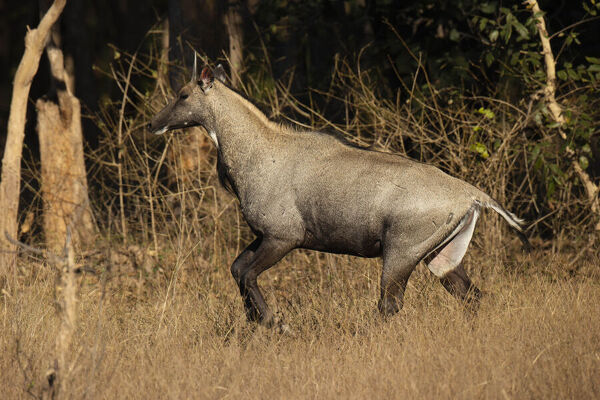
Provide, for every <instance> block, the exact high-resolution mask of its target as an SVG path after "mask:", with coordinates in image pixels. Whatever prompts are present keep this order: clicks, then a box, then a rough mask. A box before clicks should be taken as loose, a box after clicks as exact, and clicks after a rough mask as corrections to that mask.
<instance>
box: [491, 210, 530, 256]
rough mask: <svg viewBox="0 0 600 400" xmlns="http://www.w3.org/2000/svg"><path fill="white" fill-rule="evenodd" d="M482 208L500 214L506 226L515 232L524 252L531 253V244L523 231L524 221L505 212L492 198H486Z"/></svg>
mask: <svg viewBox="0 0 600 400" xmlns="http://www.w3.org/2000/svg"><path fill="white" fill-rule="evenodd" d="M483 206H484V207H486V208H491V209H492V210H494V211H496V212H497V213H498V214H500V215H501V216H502V218H504V219H505V220H506V222H508V225H510V227H511V228H512V229H513V231H515V233H516V234H517V236H518V237H519V239H520V240H521V242H523V247H524V248H525V250H526V251H531V243H529V239H528V238H527V235H525V230H524V229H523V228H524V227H525V225H526V223H525V220H523V219H521V218H519V217H517V216H516V215H515V214H513V213H511V212H510V211H508V210H506V209H505V208H504V207H502V206H501V205H500V204H498V203H497V202H496V201H495V200H493V199H492V198H488V199H487V200H486V201H485V202H483Z"/></svg>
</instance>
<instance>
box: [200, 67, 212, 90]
mask: <svg viewBox="0 0 600 400" xmlns="http://www.w3.org/2000/svg"><path fill="white" fill-rule="evenodd" d="M214 80H215V77H214V75H213V72H212V71H211V70H210V68H208V67H204V68H202V72H201V73H200V80H199V81H198V83H199V84H200V87H201V88H202V90H204V91H206V90H208V89H210V88H211V87H212V84H213V81H214Z"/></svg>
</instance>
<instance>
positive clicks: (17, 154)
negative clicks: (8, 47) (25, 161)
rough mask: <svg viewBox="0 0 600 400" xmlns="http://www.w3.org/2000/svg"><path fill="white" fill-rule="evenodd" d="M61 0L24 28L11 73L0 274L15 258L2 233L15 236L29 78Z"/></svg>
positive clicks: (0, 203) (0, 187)
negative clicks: (22, 50) (31, 26)
mask: <svg viewBox="0 0 600 400" xmlns="http://www.w3.org/2000/svg"><path fill="white" fill-rule="evenodd" d="M65 3H66V0H55V1H54V3H53V4H52V6H51V7H50V8H49V9H48V12H47V13H46V15H44V17H43V18H42V20H41V21H40V24H39V26H38V27H37V29H33V30H29V31H28V32H27V34H26V35H25V53H24V54H23V58H22V59H21V62H20V64H19V67H18V68H17V72H16V74H15V80H14V84H13V94H12V100H11V104H10V115H9V118H8V132H7V135H6V146H5V151H4V157H3V159H2V180H1V182H0V210H2V212H0V247H1V248H0V274H1V273H6V272H8V270H9V269H12V268H13V266H14V264H15V261H16V247H15V245H14V244H12V243H10V242H8V241H7V240H6V237H5V235H6V234H8V235H10V236H11V237H13V238H16V237H17V211H18V209H19V194H20V193H21V155H22V151H23V139H24V137H25V117H26V113H27V99H28V97H29V90H30V89H31V81H32V80H33V77H34V76H35V74H36V72H37V70H38V67H39V63H40V57H41V56H42V51H44V47H45V44H46V41H47V39H48V34H49V33H50V29H51V28H52V26H53V25H54V23H55V22H56V20H57V19H58V17H59V16H60V14H61V13H62V10H63V8H64V7H65Z"/></svg>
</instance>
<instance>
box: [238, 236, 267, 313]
mask: <svg viewBox="0 0 600 400" xmlns="http://www.w3.org/2000/svg"><path fill="white" fill-rule="evenodd" d="M261 241H262V238H257V239H255V240H254V241H253V242H252V243H250V244H249V245H248V247H246V248H245V249H244V251H242V252H241V253H240V255H239V256H237V258H236V259H235V261H234V262H233V264H231V275H233V279H235V283H237V285H238V287H239V289H240V295H241V296H242V299H243V300H244V310H246V318H247V319H248V320H249V321H258V318H259V313H258V310H257V309H256V307H255V306H254V304H253V303H252V301H251V300H250V297H249V295H248V290H247V288H246V286H245V285H244V284H243V282H242V279H241V276H242V271H244V270H245V269H246V268H247V266H248V264H249V263H250V261H251V260H252V257H254V253H255V252H256V249H258V247H259V246H260V243H261Z"/></svg>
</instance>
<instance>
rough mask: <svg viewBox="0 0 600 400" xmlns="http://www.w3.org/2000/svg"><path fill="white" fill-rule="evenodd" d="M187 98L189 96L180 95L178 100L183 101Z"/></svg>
mask: <svg viewBox="0 0 600 400" xmlns="http://www.w3.org/2000/svg"><path fill="white" fill-rule="evenodd" d="M188 96H189V95H187V94H182V95H181V96H179V98H180V99H181V100H185V99H187V98H188Z"/></svg>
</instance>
